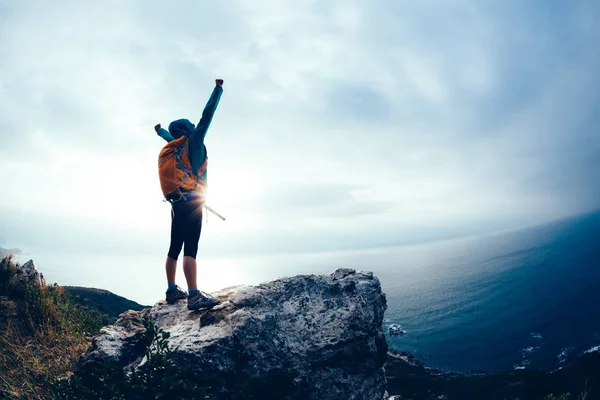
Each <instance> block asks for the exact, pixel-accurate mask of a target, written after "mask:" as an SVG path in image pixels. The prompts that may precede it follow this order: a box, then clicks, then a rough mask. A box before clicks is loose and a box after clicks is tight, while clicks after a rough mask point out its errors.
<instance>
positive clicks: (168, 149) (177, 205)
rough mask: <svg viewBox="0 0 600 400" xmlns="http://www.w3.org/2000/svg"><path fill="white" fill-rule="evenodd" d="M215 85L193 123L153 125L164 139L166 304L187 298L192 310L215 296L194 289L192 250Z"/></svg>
mask: <svg viewBox="0 0 600 400" xmlns="http://www.w3.org/2000/svg"><path fill="white" fill-rule="evenodd" d="M215 83H216V86H215V88H214V90H213V92H212V94H211V96H210V99H209V100H208V103H207V104H206V106H205V107H204V111H203V112H202V118H201V119H200V122H198V125H197V126H195V125H194V124H193V123H191V122H190V121H189V120H187V119H178V120H175V121H173V122H171V123H170V124H169V129H168V130H166V129H164V128H162V127H161V124H157V125H156V126H155V127H154V130H155V131H156V133H157V134H158V135H159V136H160V137H162V138H163V139H165V140H166V141H167V142H168V143H167V144H166V145H165V146H164V147H163V149H162V150H161V152H160V155H159V159H158V169H159V178H160V185H161V189H162V192H163V194H164V196H165V199H166V200H167V201H169V202H170V203H171V243H170V246H169V252H168V255H167V261H166V263H165V270H166V273H167V283H168V288H167V292H166V300H167V303H169V304H173V303H175V302H176V301H178V300H182V299H185V298H187V307H188V309H190V310H197V309H199V308H212V307H214V306H216V305H217V304H219V300H217V299H215V298H214V297H212V296H210V295H209V294H207V293H205V292H202V291H200V290H198V286H197V284H196V269H197V266H196V255H197V253H198V242H199V241H200V232H201V230H202V208H203V206H204V199H205V194H206V182H207V165H208V157H207V153H206V146H205V145H204V138H205V136H206V132H207V131H208V127H209V126H210V123H211V121H212V118H213V116H214V114H215V111H216V109H217V106H218V105H219V100H220V99H221V95H222V94H223V80H222V79H216V80H215ZM182 248H183V273H184V275H185V279H186V281H187V286H188V291H189V293H188V292H185V291H184V290H182V289H181V288H180V287H179V286H178V285H176V284H175V273H176V271H177V259H178V258H179V255H180V253H181V250H182Z"/></svg>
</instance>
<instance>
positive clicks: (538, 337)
mask: <svg viewBox="0 0 600 400" xmlns="http://www.w3.org/2000/svg"><path fill="white" fill-rule="evenodd" d="M531 337H532V338H534V339H538V340H540V339H543V338H544V337H543V336H542V335H541V334H539V333H536V332H531Z"/></svg>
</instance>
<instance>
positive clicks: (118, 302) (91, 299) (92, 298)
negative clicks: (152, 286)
mask: <svg viewBox="0 0 600 400" xmlns="http://www.w3.org/2000/svg"><path fill="white" fill-rule="evenodd" d="M63 288H64V289H65V291H66V292H67V294H68V295H69V297H70V298H71V301H72V302H74V303H75V304H79V305H81V306H83V307H84V308H85V309H86V310H87V312H88V313H89V314H91V315H93V316H94V318H97V319H99V320H101V321H102V325H104V326H106V325H112V324H114V323H115V321H116V320H117V318H118V317H119V315H120V314H121V313H122V312H123V311H124V310H134V311H140V310H142V309H144V308H149V306H143V305H141V304H138V303H136V302H135V301H132V300H129V299H126V298H125V297H121V296H118V295H116V294H114V293H111V292H109V291H108V290H103V289H93V288H85V287H78V286H63Z"/></svg>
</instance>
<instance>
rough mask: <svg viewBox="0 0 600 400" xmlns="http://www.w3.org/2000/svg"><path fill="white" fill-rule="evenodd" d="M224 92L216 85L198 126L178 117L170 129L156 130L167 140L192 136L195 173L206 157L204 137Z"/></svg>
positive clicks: (190, 152) (203, 175)
mask: <svg viewBox="0 0 600 400" xmlns="http://www.w3.org/2000/svg"><path fill="white" fill-rule="evenodd" d="M222 94H223V88H222V87H220V86H218V85H217V86H215V88H214V90H213V92H212V94H211V96H210V98H209V99H208V103H206V106H205V107H204V111H203V112H202V118H200V121H199V122H198V125H197V126H194V124H193V123H191V122H190V120H188V119H178V120H175V121H173V122H171V123H170V124H169V130H166V129H164V128H159V129H158V130H157V132H156V133H157V134H158V136H160V137H162V138H163V139H165V140H166V141H167V142H171V141H173V140H175V139H178V138H180V137H181V136H187V137H189V138H190V145H189V148H188V151H189V154H188V156H189V158H190V164H192V171H193V172H194V175H196V174H197V173H198V170H199V169H200V167H201V166H202V164H203V163H204V160H205V159H206V146H205V145H204V138H205V137H206V132H208V128H209V126H210V123H211V122H212V119H213V116H214V115H215V111H216V110H217V106H218V105H219V101H220V100H221V95H222ZM207 172H208V171H204V173H203V174H202V176H201V177H200V178H201V179H202V180H203V181H204V182H206V178H207Z"/></svg>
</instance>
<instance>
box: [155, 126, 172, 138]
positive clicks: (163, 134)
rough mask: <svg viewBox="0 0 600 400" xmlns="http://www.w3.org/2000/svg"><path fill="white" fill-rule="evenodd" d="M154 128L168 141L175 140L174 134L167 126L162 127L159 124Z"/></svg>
mask: <svg viewBox="0 0 600 400" xmlns="http://www.w3.org/2000/svg"><path fill="white" fill-rule="evenodd" d="M154 130H155V131H156V133H157V134H158V136H160V137H161V138H163V139H165V140H166V141H167V142H171V141H173V140H175V139H174V138H173V136H172V135H171V134H170V133H169V131H168V130H166V129H165V128H161V126H160V124H157V125H156V126H155V127H154Z"/></svg>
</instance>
